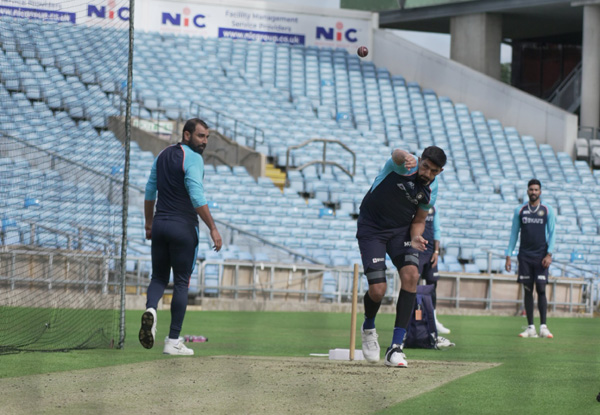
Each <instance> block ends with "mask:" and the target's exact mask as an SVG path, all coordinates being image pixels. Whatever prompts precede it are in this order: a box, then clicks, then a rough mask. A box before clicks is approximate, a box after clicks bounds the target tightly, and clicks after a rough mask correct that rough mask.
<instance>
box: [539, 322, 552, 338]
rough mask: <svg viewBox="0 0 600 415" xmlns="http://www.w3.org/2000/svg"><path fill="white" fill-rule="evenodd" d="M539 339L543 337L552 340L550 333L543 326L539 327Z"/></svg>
mask: <svg viewBox="0 0 600 415" xmlns="http://www.w3.org/2000/svg"><path fill="white" fill-rule="evenodd" d="M540 337H545V338H547V339H553V338H554V335H553V334H552V333H550V330H548V327H546V325H545V324H543V325H541V326H540Z"/></svg>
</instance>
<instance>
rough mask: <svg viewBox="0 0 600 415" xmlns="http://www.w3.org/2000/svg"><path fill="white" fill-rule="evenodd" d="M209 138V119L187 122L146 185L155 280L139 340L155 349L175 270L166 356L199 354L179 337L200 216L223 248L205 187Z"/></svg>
mask: <svg viewBox="0 0 600 415" xmlns="http://www.w3.org/2000/svg"><path fill="white" fill-rule="evenodd" d="M208 134H209V131H208V126H207V125H206V123H205V122H204V121H202V120H200V119H198V118H193V119H190V120H188V121H187V122H186V123H185V125H184V127H183V137H182V141H181V142H180V143H178V144H174V145H172V146H169V147H167V148H166V149H164V150H163V151H162V152H161V153H160V154H159V155H158V157H156V159H155V160H154V164H153V165H152V170H151V171H150V177H149V179H148V183H147V184H146V197H145V199H146V200H145V202H144V214H145V218H146V225H145V229H146V239H151V240H152V279H151V281H150V285H149V286H148V293H147V300H146V312H145V313H144V314H143V315H142V328H141V329H140V333H139V340H140V343H141V344H142V346H144V347H145V348H147V349H150V348H152V346H153V345H154V341H155V335H156V308H157V306H158V302H159V301H160V299H161V298H162V296H163V293H164V291H165V288H166V287H167V284H168V283H169V277H170V274H171V271H172V272H173V299H172V301H171V326H170V331H169V336H168V338H167V339H166V341H165V347H164V349H163V353H165V354H175V355H192V354H194V351H193V350H191V349H188V348H187V347H185V345H184V344H183V341H182V339H181V338H180V337H179V334H180V333H181V326H182V324H183V319H184V317H185V311H186V308H187V300H188V287H189V283H190V277H191V275H192V271H193V270H194V265H195V263H196V252H197V247H198V215H199V216H200V218H201V219H202V221H203V222H204V223H205V224H206V226H208V228H209V230H210V236H211V238H212V240H213V243H214V249H215V250H217V251H218V250H220V249H221V245H222V241H221V235H219V231H218V230H217V227H216V225H215V223H214V221H213V218H212V215H211V214H210V210H209V208H208V204H207V202H206V197H205V195H204V188H203V186H202V180H203V178H204V160H203V159H202V152H203V151H204V149H205V148H206V144H207V142H208ZM157 191H158V201H157V200H156V199H157V198H156V193H157ZM155 204H156V212H155V210H154V208H155Z"/></svg>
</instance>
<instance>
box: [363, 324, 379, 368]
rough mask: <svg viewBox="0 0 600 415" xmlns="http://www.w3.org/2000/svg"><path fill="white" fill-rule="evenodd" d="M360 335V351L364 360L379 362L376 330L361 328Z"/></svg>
mask: <svg viewBox="0 0 600 415" xmlns="http://www.w3.org/2000/svg"><path fill="white" fill-rule="evenodd" d="M360 333H361V335H362V352H363V356H364V357H365V360H366V361H367V362H369V363H377V362H379V354H380V350H381V349H380V348H379V342H378V341H377V338H378V337H379V336H378V335H377V332H376V331H375V329H369V330H362V329H361V331H360Z"/></svg>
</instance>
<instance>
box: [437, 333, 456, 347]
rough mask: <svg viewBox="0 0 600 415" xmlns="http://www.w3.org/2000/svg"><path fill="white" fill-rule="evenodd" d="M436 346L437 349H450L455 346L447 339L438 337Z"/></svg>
mask: <svg viewBox="0 0 600 415" xmlns="http://www.w3.org/2000/svg"><path fill="white" fill-rule="evenodd" d="M436 346H437V347H438V349H441V348H445V347H452V346H456V345H455V344H454V343H452V342H451V341H450V340H448V339H447V338H445V337H442V336H438V338H437V343H436Z"/></svg>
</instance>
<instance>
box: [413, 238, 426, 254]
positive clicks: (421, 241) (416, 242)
mask: <svg viewBox="0 0 600 415" xmlns="http://www.w3.org/2000/svg"><path fill="white" fill-rule="evenodd" d="M410 242H411V246H412V247H413V248H415V249H416V250H417V251H421V252H423V251H425V249H427V240H426V239H425V238H423V237H422V236H421V235H417V236H414V237H413V238H412V239H411V241H410Z"/></svg>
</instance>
